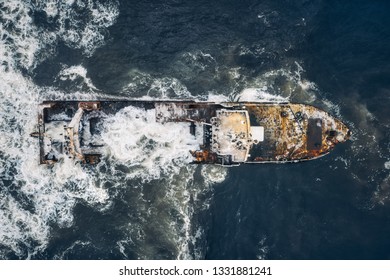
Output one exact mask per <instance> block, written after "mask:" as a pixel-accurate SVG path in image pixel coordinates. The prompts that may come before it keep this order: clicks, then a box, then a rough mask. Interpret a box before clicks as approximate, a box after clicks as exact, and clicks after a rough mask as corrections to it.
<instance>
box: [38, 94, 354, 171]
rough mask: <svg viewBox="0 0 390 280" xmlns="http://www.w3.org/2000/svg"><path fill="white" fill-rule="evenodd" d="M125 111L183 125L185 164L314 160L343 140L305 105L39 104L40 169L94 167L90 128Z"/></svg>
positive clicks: (98, 146)
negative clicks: (67, 161) (64, 163)
mask: <svg viewBox="0 0 390 280" xmlns="http://www.w3.org/2000/svg"><path fill="white" fill-rule="evenodd" d="M128 106H133V107H137V108H141V109H142V110H153V112H154V114H155V121H156V122H158V123H161V124H165V123H169V122H180V123H184V124H186V125H188V130H189V134H190V135H193V136H194V137H196V139H197V141H198V144H199V145H198V148H197V149H194V150H191V151H189V153H190V154H191V155H192V159H193V161H192V163H196V164H219V165H223V166H234V165H239V164H242V163H253V164H255V163H284V162H300V161H306V160H312V159H316V158H318V157H321V156H323V155H326V154H328V153H329V152H330V151H331V150H332V149H333V148H334V147H335V145H337V144H338V143H342V142H345V141H346V140H347V139H349V137H350V136H351V132H350V130H349V129H348V127H347V126H346V125H345V124H343V123H342V122H341V121H340V120H338V119H337V118H334V117H332V116H331V115H330V114H328V113H327V112H325V111H323V110H321V109H318V108H316V107H313V106H311V105H305V104H293V103H257V102H220V103H217V102H198V101H172V100H165V101H150V100H126V101H82V102H80V101H45V102H43V103H41V104H40V105H39V109H38V125H37V132H34V133H32V136H35V137H37V138H38V140H39V161H40V163H41V164H53V163H56V162H60V161H61V160H62V159H63V158H64V157H67V158H71V159H73V160H75V161H76V162H81V163H84V164H95V163H98V162H99V161H100V160H101V158H102V156H103V154H102V148H103V147H102V146H103V145H102V143H101V142H99V141H97V140H96V139H99V129H98V124H99V123H101V122H104V119H105V116H107V115H112V114H115V113H116V112H118V111H120V110H121V109H123V108H125V107H128Z"/></svg>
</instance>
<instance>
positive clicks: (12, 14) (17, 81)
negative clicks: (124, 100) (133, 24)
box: [0, 0, 117, 259]
mask: <svg viewBox="0 0 390 280" xmlns="http://www.w3.org/2000/svg"><path fill="white" fill-rule="evenodd" d="M73 3H74V1H69V0H68V1H45V2H44V3H42V2H40V3H37V4H36V5H34V6H33V5H32V4H30V3H29V2H28V1H26V2H24V1H18V0H11V1H3V3H2V4H1V5H2V8H1V9H0V17H1V18H2V25H0V60H1V61H2V63H1V65H0V151H1V152H0V154H1V157H0V178H1V180H0V198H1V199H0V243H1V246H2V247H3V248H5V250H2V252H1V254H2V255H0V258H1V259H5V258H7V252H9V251H12V252H13V254H15V255H16V256H19V257H21V258H29V257H32V256H33V255H34V254H36V253H37V252H39V251H41V250H44V249H45V248H46V246H47V244H48V242H49V238H50V232H51V224H53V223H55V224H57V225H58V226H60V227H69V226H71V225H72V223H73V214H72V212H73V208H74V205H75V203H76V201H79V200H81V201H84V202H85V203H87V204H89V205H93V206H99V207H102V206H103V207H104V206H107V205H109V201H108V198H109V197H108V193H107V192H106V190H104V189H103V188H101V187H100V185H98V184H97V183H96V182H95V181H94V177H93V176H91V175H90V174H89V173H88V172H86V171H85V170H83V169H82V168H81V167H80V166H79V165H75V164H74V162H71V161H68V160H65V162H64V163H63V164H58V165H55V166H53V167H49V166H45V165H39V164H38V154H39V150H38V143H37V140H36V139H33V138H31V137H30V133H31V132H33V131H34V130H35V126H36V122H37V104H38V103H39V101H40V100H42V99H90V98H91V96H96V95H95V94H91V93H87V94H85V93H83V92H76V93H74V94H64V93H62V92H60V91H58V90H56V89H54V88H40V87H37V86H36V85H34V84H33V83H32V81H31V80H30V79H29V78H26V77H25V76H23V75H22V74H21V73H20V71H19V69H20V68H22V69H25V70H28V71H30V70H31V69H33V68H34V67H35V66H36V65H37V63H39V61H40V59H44V58H45V57H47V56H50V55H51V50H53V49H54V48H55V45H56V44H57V42H58V40H59V38H62V37H63V36H64V33H66V32H74V33H76V34H81V36H80V38H81V41H80V42H78V45H76V47H78V46H79V47H80V48H85V51H86V52H88V53H90V52H91V51H93V50H94V49H95V48H96V47H97V46H98V45H99V43H98V44H97V45H93V44H95V41H96V40H98V41H99V42H100V43H102V42H103V41H101V37H99V36H98V35H97V37H96V36H94V35H93V36H92V37H88V38H87V37H86V36H84V37H85V38H84V37H83V30H82V29H80V27H79V26H77V25H72V24H71V26H70V27H69V28H67V30H66V31H65V30H64V29H63V28H64V24H65V22H66V21H67V20H68V19H69V20H70V22H72V21H74V20H75V19H74V18H72V17H73V14H72V13H73V12H74V11H73V10H72V7H71V5H72V4H73ZM77 5H79V6H81V5H84V3H83V2H82V1H78V2H77ZM85 5H86V6H85V7H86V8H87V9H90V11H91V13H92V20H90V21H89V22H87V24H86V26H87V27H88V26H91V25H94V26H95V27H96V28H97V30H95V31H98V33H99V32H102V31H103V29H102V28H104V27H107V26H108V25H109V24H112V22H113V17H115V15H116V14H117V12H116V11H117V10H116V8H115V7H113V6H104V5H102V4H99V3H96V5H95V4H93V3H92V1H88V2H87V3H85ZM40 9H42V10H43V11H44V12H45V13H46V14H47V16H48V17H49V18H52V20H54V18H55V20H57V21H58V22H59V23H60V24H59V25H60V26H61V28H62V29H61V28H60V29H61V30H55V31H49V30H44V29H43V28H42V27H37V26H35V25H34V20H33V19H32V17H31V15H32V14H34V13H33V12H34V11H37V10H40ZM107 18H109V19H108V20H107ZM90 30H94V29H93V28H89V31H90ZM57 33H58V34H57ZM91 34H92V33H91ZM95 37H96V38H97V39H94V38H95ZM85 42H87V43H85ZM72 72H73V73H72ZM72 75H81V76H82V77H84V78H86V74H85V75H84V72H83V71H82V69H81V68H80V67H78V68H77V67H76V68H73V69H72V68H71V69H68V71H65V72H64V73H63V77H66V76H67V78H70V79H71V78H72V77H73V76H72ZM86 81H87V82H88V80H87V78H86ZM98 209H99V208H98Z"/></svg>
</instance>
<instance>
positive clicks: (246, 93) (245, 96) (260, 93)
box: [238, 86, 288, 102]
mask: <svg viewBox="0 0 390 280" xmlns="http://www.w3.org/2000/svg"><path fill="white" fill-rule="evenodd" d="M267 89H268V88H267V87H266V86H263V87H262V88H246V89H244V90H243V91H242V92H241V93H240V94H239V96H238V100H239V101H249V102H250V101H257V102H288V99H287V98H284V97H282V96H278V95H273V94H270V93H268V92H267Z"/></svg>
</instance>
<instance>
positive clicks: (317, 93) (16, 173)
mask: <svg viewBox="0 0 390 280" xmlns="http://www.w3.org/2000/svg"><path fill="white" fill-rule="evenodd" d="M42 2H43V1H42ZM389 12H390V2H389V1H385V0H381V1H380V0H374V1H363V0H357V1H341V0H328V1H325V0H323V1H321V0H312V1H308V0H284V1H282V0H272V1H271V0H266V1H249V0H243V1H232V0H229V1H228V0H226V1H223V0H219V1H204V0H200V1H179V0H166V1H143V0H141V1H111V2H110V1H101V2H99V1H94V0H91V1H76V0H74V1H72V0H69V1H65V0H64V1H53V3H52V5H51V4H50V3H49V4H45V3H41V2H39V1H19V0H11V1H9V2H4V1H0V23H1V24H2V25H0V26H1V30H0V31H1V33H0V34H1V36H0V60H1V65H0V84H1V85H0V99H1V101H0V102H1V105H0V117H1V121H0V131H1V133H2V134H1V136H0V258H1V259H25V258H32V259H177V258H178V259H389V258H390V253H389V252H390V241H389V238H388V236H389V234H390V141H389V139H390V117H389V116H390V114H389V108H390V78H389V77H390V17H389V16H388V14H389ZM248 89H250V90H249V91H248ZM243 92H244V93H246V94H243ZM248 92H249V94H252V95H251V96H250V97H249V99H250V100H254V101H260V100H270V99H271V100H272V98H285V99H287V100H289V101H291V102H302V103H307V104H313V105H315V106H318V107H320V108H322V109H324V110H326V111H328V112H330V113H331V114H332V115H334V116H336V117H338V118H340V119H341V120H342V121H344V122H345V123H346V124H348V126H349V127H350V128H351V130H352V132H353V137H352V139H351V141H348V142H346V143H344V144H341V145H339V146H337V147H336V149H335V150H334V151H333V152H332V153H330V154H329V155H327V156H325V157H322V158H320V159H318V160H314V161H310V162H304V163H297V164H277V165H271V164H266V165H242V166H239V167H234V168H228V169H225V168H222V167H215V166H189V165H188V164H187V163H186V160H185V157H184V156H182V153H181V152H178V150H180V151H181V150H184V148H183V147H181V146H180V145H181V144H182V143H181V142H180V141H179V140H180V139H179V140H177V138H180V137H176V138H169V137H168V136H169V135H170V134H169V131H167V130H165V131H164V130H158V135H155V137H157V139H158V140H156V141H149V142H147V143H145V142H142V141H144V140H142V141H141V140H140V139H145V138H148V137H149V136H150V135H151V133H152V132H151V131H150V130H147V129H146V128H144V127H143V126H139V127H132V128H133V130H131V129H129V130H128V131H126V129H124V130H120V129H119V128H118V133H116V134H115V133H114V134H110V135H111V138H108V140H107V141H109V142H110V143H109V144H110V145H111V146H112V147H113V148H112V149H115V147H118V146H120V144H118V143H120V142H121V141H122V142H123V141H124V142H126V141H128V140H126V139H130V138H132V137H135V136H134V135H136V136H137V137H140V138H138V140H139V141H141V142H140V143H141V145H140V147H139V148H136V149H132V150H130V149H128V147H126V146H124V147H123V149H124V150H122V151H123V152H124V153H126V152H127V153H131V154H132V155H134V157H131V159H132V160H130V159H129V157H126V155H123V157H120V158H116V157H115V153H114V152H112V153H111V154H108V155H107V157H106V159H105V160H104V161H103V162H102V163H100V164H99V165H98V166H93V167H81V166H79V165H77V166H75V165H74V164H72V163H64V164H59V165H58V166H55V167H47V166H38V163H37V161H38V160H37V153H38V148H37V145H38V144H37V143H36V142H35V141H34V139H31V138H30V137H29V133H30V132H31V131H32V130H33V129H34V124H35V119H36V104H38V102H40V101H42V100H47V99H56V100H59V99H99V98H101V99H104V98H113V97H115V98H157V99H158V98H179V99H184V98H197V99H200V100H247V99H248ZM114 120H115V121H116V122H117V123H121V124H123V126H125V127H126V125H131V116H116V118H115V119H114ZM159 129H160V128H159ZM119 132H120V133H119ZM145 135H146V136H145ZM175 139H176V140H175ZM129 143H130V142H129ZM120 155H121V154H120ZM176 155H179V158H178V159H173V160H172V158H174V157H175V156H176ZM138 159H142V161H141V160H140V161H137V160H138ZM149 159H151V160H149ZM134 160H136V161H137V162H136V164H135V163H134Z"/></svg>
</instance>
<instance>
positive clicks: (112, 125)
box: [102, 106, 199, 180]
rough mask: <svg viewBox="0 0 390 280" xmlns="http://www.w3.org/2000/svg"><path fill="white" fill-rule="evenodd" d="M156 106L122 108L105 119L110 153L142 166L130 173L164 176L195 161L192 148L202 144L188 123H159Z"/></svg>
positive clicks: (104, 134) (132, 174) (149, 176)
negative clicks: (192, 132)
mask: <svg viewBox="0 0 390 280" xmlns="http://www.w3.org/2000/svg"><path fill="white" fill-rule="evenodd" d="M155 118H156V117H155V110H144V109H139V108H135V107H131V106H130V107H127V108H124V109H122V110H121V111H120V112H118V113H117V114H115V115H114V116H111V117H108V118H107V119H106V120H105V122H104V128H103V132H102V139H103V141H104V142H105V143H106V145H107V147H108V151H107V156H110V157H114V158H115V160H120V161H122V162H124V163H127V164H128V165H129V166H133V167H135V166H138V167H142V170H137V171H135V172H134V173H130V174H128V176H129V177H137V176H138V177H142V178H143V179H145V180H146V179H152V178H160V177H161V174H162V173H164V174H169V173H171V172H172V171H174V170H177V169H178V168H179V167H181V166H183V165H185V164H188V163H189V162H190V161H192V156H191V154H190V153H189V150H196V149H198V148H199V143H197V142H196V139H195V137H194V136H192V135H191V134H190V131H189V125H187V124H186V123H173V122H172V123H165V124H161V123H157V122H156V120H155Z"/></svg>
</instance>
